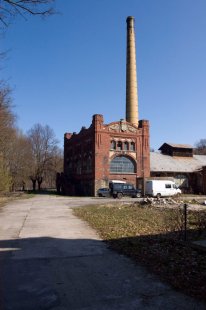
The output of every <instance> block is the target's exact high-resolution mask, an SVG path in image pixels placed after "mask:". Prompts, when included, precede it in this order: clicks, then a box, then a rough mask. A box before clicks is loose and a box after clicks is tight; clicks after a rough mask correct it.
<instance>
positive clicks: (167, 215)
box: [73, 205, 206, 300]
mask: <svg viewBox="0 0 206 310" xmlns="http://www.w3.org/2000/svg"><path fill="white" fill-rule="evenodd" d="M73 211H74V214H75V215H77V216H79V217H80V218H82V219H84V220H86V221H88V222H89V224H90V225H91V227H93V228H95V229H96V230H97V231H98V232H99V234H100V236H101V237H102V238H103V240H105V241H106V242H107V243H108V244H109V245H110V247H111V248H112V249H115V250H116V251H118V252H120V253H123V254H125V255H128V256H129V257H131V258H132V259H134V260H135V261H137V262H139V263H141V264H143V265H144V266H146V267H147V268H148V269H149V270H150V271H152V272H153V273H155V274H156V275H158V277H160V278H161V279H162V280H164V281H166V282H167V283H169V284H171V285H172V286H173V287H175V288H176V289H178V290H180V291H183V292H185V293H187V294H188V295H190V296H194V297H198V298H200V299H204V300H206V252H200V251H198V250H196V249H194V248H193V247H192V246H191V243H189V242H187V243H185V242H183V241H182V231H181V230H182V214H181V213H178V212H179V211H178V210H175V209H173V210H171V209H170V210H167V209H159V208H154V207H141V206H134V205H133V206H130V205H125V206H124V205H123V206H118V205H115V206H112V205H110V206H107V205H105V206H88V207H85V208H75V209H74V210H73ZM201 218H206V214H205V213H204V214H201ZM198 221H199V219H198V216H197V212H195V213H193V212H190V213H189V215H188V228H189V231H188V238H189V239H190V241H191V240H195V239H197V238H199V237H200V236H201V237H205V235H204V233H205V230H204V229H203V228H204V225H203V228H202V227H200V223H199V222H198ZM200 228H201V229H200Z"/></svg>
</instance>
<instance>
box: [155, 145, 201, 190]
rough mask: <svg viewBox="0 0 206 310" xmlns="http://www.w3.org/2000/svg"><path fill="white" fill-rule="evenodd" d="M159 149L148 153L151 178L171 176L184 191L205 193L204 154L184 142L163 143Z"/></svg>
mask: <svg viewBox="0 0 206 310" xmlns="http://www.w3.org/2000/svg"><path fill="white" fill-rule="evenodd" d="M159 150H160V151H161V153H157V152H151V153H150V169H151V177H152V178H163V177H164V178H168V177H171V178H173V179H174V181H175V183H176V184H177V185H179V186H180V188H181V189H182V191H183V192H185V193H196V194H199V193H202V194H206V155H194V154H193V147H192V146H190V145H185V144H171V143H164V144H163V145H162V146H161V147H160V148H159Z"/></svg>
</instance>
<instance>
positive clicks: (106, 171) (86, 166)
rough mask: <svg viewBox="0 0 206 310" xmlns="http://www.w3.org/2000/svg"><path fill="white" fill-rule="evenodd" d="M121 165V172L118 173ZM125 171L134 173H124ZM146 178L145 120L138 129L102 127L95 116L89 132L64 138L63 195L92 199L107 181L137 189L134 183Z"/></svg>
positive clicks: (116, 125) (114, 125)
mask: <svg viewBox="0 0 206 310" xmlns="http://www.w3.org/2000/svg"><path fill="white" fill-rule="evenodd" d="M117 157H118V160H117V163H115V162H114V161H113V160H114V159H115V158H117ZM118 161H119V162H120V164H118ZM124 162H125V166H123V171H118V169H120V170H121V164H122V163H123V165H124ZM111 165H113V166H112V167H111ZM130 166H131V167H130ZM127 167H128V169H130V168H131V169H134V170H132V172H131V171H129V172H127V171H124V169H127ZM112 169H114V171H113V170H112ZM115 169H116V170H115ZM149 176H150V145H149V122H148V121H146V120H141V121H139V126H138V127H137V126H135V125H133V124H131V123H128V122H126V121H124V120H120V121H119V122H113V123H110V124H104V120H103V116H102V115H99V114H96V115H94V116H93V120H92V124H91V126H90V127H89V128H88V129H86V128H82V129H81V131H80V132H79V133H78V134H76V133H73V134H71V133H66V134H65V135H64V182H63V191H64V192H65V193H66V194H70V195H92V196H93V195H95V194H96V191H97V189H98V188H100V187H105V186H108V184H109V181H110V180H125V181H127V182H131V183H133V184H134V185H135V186H136V185H137V179H139V178H145V177H149Z"/></svg>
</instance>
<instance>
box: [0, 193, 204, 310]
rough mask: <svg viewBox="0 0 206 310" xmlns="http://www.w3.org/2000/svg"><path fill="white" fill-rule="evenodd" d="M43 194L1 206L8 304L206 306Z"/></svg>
mask: <svg viewBox="0 0 206 310" xmlns="http://www.w3.org/2000/svg"><path fill="white" fill-rule="evenodd" d="M91 202H92V203H95V202H97V203H101V202H102V200H101V199H94V198H66V197H56V196H47V195H42V196H41V195H37V196H35V197H34V198H31V199H27V200H18V201H15V202H12V203H9V204H8V205H6V206H5V207H3V208H2V209H1V210H0V263H1V265H0V267H1V268H0V271H1V278H0V292H1V294H0V309H1V310H39V309H40V310H41V309H52V310H73V309H81V310H87V309H88V310H90V309H91V310H114V309H118V310H127V309H128V310H133V309H135V310H136V309H171V310H173V309H181V310H184V309H187V310H190V309H191V310H192V309H193V310H195V309H198V310H201V309H206V305H205V304H203V303H200V302H198V301H196V300H194V299H192V298H190V297H187V296H184V295H182V294H180V293H177V292H175V291H174V290H173V289H171V288H170V287H169V286H167V285H165V284H163V283H161V282H160V281H159V280H158V279H157V278H156V277H154V276H152V275H151V274H149V273H148V272H147V271H146V270H145V269H144V268H142V267H140V266H137V265H134V264H133V262H131V261H130V260H129V259H128V258H126V257H124V256H121V255H118V254H117V253H115V252H113V251H111V250H109V249H108V248H107V246H106V245H105V243H103V242H102V241H101V240H100V238H99V237H98V235H97V234H96V232H95V231H94V230H92V229H91V228H89V226H88V225H87V224H86V223H84V222H82V221H81V220H79V219H78V218H76V217H75V216H74V215H73V214H72V209H71V208H72V207H75V206H78V205H85V204H88V203H91Z"/></svg>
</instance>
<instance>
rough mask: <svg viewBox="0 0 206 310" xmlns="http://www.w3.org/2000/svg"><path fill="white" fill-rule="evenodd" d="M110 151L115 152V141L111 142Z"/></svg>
mask: <svg viewBox="0 0 206 310" xmlns="http://www.w3.org/2000/svg"><path fill="white" fill-rule="evenodd" d="M110 149H111V150H115V149H116V142H115V141H111V145H110Z"/></svg>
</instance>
